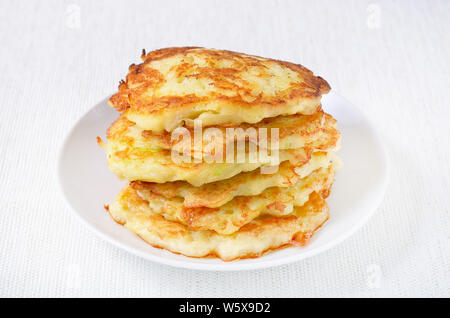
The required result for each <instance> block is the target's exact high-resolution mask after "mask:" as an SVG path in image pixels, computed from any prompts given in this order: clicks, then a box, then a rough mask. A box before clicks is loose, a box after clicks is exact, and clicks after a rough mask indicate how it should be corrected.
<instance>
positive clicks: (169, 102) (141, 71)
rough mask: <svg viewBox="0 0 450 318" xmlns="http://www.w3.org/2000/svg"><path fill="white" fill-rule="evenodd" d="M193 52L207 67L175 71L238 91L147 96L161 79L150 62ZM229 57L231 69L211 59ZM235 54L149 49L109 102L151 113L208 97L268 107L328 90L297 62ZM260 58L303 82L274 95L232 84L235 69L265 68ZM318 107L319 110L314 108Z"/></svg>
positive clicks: (181, 74)
mask: <svg viewBox="0 0 450 318" xmlns="http://www.w3.org/2000/svg"><path fill="white" fill-rule="evenodd" d="M193 51H195V53H196V54H201V56H202V57H204V58H205V59H207V60H208V61H209V64H210V65H211V66H210V67H199V68H197V69H196V72H195V74H185V72H184V71H185V69H186V67H187V65H184V64H181V65H178V66H176V67H177V68H176V71H177V74H178V75H179V76H180V77H181V76H187V77H195V78H200V77H208V78H210V79H211V80H212V81H213V84H212V85H215V86H217V87H220V88H223V89H229V90H238V91H239V94H237V95H235V96H226V95H223V94H215V95H214V96H206V97H203V96H196V95H194V94H189V95H185V96H162V97H151V98H148V96H144V95H146V92H148V91H149V90H154V89H157V88H158V87H160V86H161V85H162V84H163V83H164V82H165V79H164V76H163V75H162V74H161V73H160V72H159V71H158V70H156V69H153V68H151V67H150V63H152V62H154V61H158V60H163V59H167V58H169V57H172V56H175V55H183V56H185V55H187V54H188V53H190V52H193ZM224 59H225V60H231V61H233V67H230V68H216V67H214V63H215V62H214V61H216V60H224ZM261 59H262V58H261V57H258V56H252V55H247V54H243V53H237V52H232V51H227V50H210V49H205V48H198V47H171V48H165V49H160V50H156V51H152V52H149V53H145V50H144V51H143V54H142V60H143V61H144V62H143V63H141V64H139V65H135V64H131V65H130V67H129V73H128V75H127V76H126V79H125V81H121V82H120V84H119V88H118V89H119V90H118V92H117V93H116V94H114V95H113V96H112V97H111V98H110V99H109V103H110V105H111V106H112V107H114V108H115V109H117V110H118V111H120V112H123V111H125V110H127V109H128V108H132V109H133V111H134V112H137V113H145V114H151V113H155V112H160V111H163V110H164V109H167V108H174V107H175V108H177V107H183V106H185V105H189V104H196V103H200V102H206V101H209V100H220V101H222V102H228V103H231V104H239V105H240V106H242V107H252V106H255V105H258V106H263V105H265V106H271V107H276V106H277V105H283V104H286V102H287V101H289V100H295V99H300V98H317V97H320V96H321V95H322V94H326V93H328V92H329V91H330V86H329V84H328V83H327V82H326V81H325V80H324V79H323V78H321V77H319V76H314V74H313V73H312V72H311V71H310V70H308V69H307V68H305V67H304V66H302V65H300V64H294V63H290V62H285V61H279V60H275V59H268V58H264V59H263V60H261ZM262 61H271V62H275V63H278V64H279V65H283V66H285V67H287V68H289V69H290V70H292V71H293V72H296V73H298V74H299V75H300V77H301V78H302V79H303V82H297V83H292V85H291V87H290V88H289V89H287V90H285V91H282V92H279V93H278V94H277V95H276V96H267V95H265V96H262V94H261V95H260V96H252V94H251V86H249V87H242V86H237V85H236V84H235V81H234V80H235V79H236V75H235V74H236V69H239V68H240V69H242V68H244V69H245V68H246V67H249V66H259V67H264V68H265V67H266V66H265V65H263V63H262ZM242 96H252V97H255V99H254V100H253V101H248V100H245V99H243V97H242ZM317 110H318V109H317Z"/></svg>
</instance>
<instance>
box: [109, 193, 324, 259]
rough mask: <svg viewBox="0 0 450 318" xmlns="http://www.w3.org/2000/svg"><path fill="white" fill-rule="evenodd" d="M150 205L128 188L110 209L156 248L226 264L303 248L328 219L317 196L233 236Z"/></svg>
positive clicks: (116, 216) (253, 223) (322, 201)
mask: <svg viewBox="0 0 450 318" xmlns="http://www.w3.org/2000/svg"><path fill="white" fill-rule="evenodd" d="M148 211H149V208H148V202H147V201H145V200H143V199H142V198H141V197H139V195H138V194H137V192H136V190H134V189H133V188H131V187H126V188H125V189H123V190H122V191H121V192H120V193H119V195H118V196H117V199H116V201H115V202H114V203H113V204H111V206H110V207H109V212H110V215H111V216H112V217H113V219H114V220H115V221H116V222H118V223H119V224H122V225H124V226H125V227H126V228H128V229H129V230H131V231H132V232H134V233H135V234H137V235H138V236H140V237H141V238H142V239H144V240H145V241H146V242H147V243H149V244H151V245H152V246H154V247H159V248H164V249H167V250H169V251H171V252H173V253H177V254H183V255H185V256H190V257H209V256H214V257H219V258H221V259H222V260H225V261H231V260H233V259H237V258H250V257H259V256H261V255H262V254H264V253H265V252H267V251H269V250H273V249H277V248H280V247H284V246H289V245H297V246H303V245H305V244H306V243H307V242H308V241H309V239H310V238H311V237H312V235H313V234H314V232H315V231H316V230H317V229H318V228H319V227H320V226H322V224H323V223H325V222H326V221H327V219H328V206H327V204H326V202H325V200H324V199H323V198H322V197H321V196H320V195H319V194H317V193H312V194H311V196H310V198H309V200H308V202H307V203H306V204H304V205H303V206H301V207H296V208H295V210H294V212H293V213H292V214H290V215H288V216H283V217H274V216H262V217H259V218H257V219H255V220H253V221H252V222H250V223H248V224H247V225H245V226H243V227H242V228H241V229H240V230H239V231H237V232H235V233H233V234H231V235H220V234H217V233H216V232H214V231H207V230H200V231H194V230H191V229H189V228H188V227H187V226H185V225H183V224H180V223H177V222H174V221H169V220H166V219H165V218H164V217H162V216H161V215H158V214H153V213H149V212H148Z"/></svg>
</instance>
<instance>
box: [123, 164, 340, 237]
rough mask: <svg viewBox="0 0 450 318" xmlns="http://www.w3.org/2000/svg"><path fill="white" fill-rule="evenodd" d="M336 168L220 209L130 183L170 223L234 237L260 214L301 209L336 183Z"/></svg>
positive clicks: (241, 197)
mask: <svg viewBox="0 0 450 318" xmlns="http://www.w3.org/2000/svg"><path fill="white" fill-rule="evenodd" d="M334 172H335V169H334V166H332V165H330V167H328V168H321V169H318V170H316V171H314V172H312V173H311V174H310V175H308V176H307V177H305V178H303V179H301V180H300V181H299V182H297V183H296V184H295V185H294V186H292V187H284V188H280V187H271V188H268V189H266V190H264V191H262V192H261V193H260V194H258V195H253V196H238V197H235V198H234V199H232V200H231V201H229V202H228V203H226V204H224V205H222V206H220V207H217V208H207V207H198V208H186V207H185V206H183V199H182V198H181V197H173V198H166V197H164V196H162V195H158V194H155V193H154V192H152V191H150V190H149V189H147V188H146V187H145V185H142V184H139V185H136V184H131V187H132V188H134V189H135V190H137V192H138V194H139V195H140V196H141V197H142V198H143V199H144V200H146V201H148V207H149V210H150V211H151V212H152V213H154V214H161V215H163V216H164V217H165V218H166V219H167V220H171V221H176V222H180V223H182V224H185V225H187V226H188V227H189V228H191V229H195V230H214V231H216V232H217V233H219V234H231V233H234V232H236V231H237V230H239V229H240V228H241V227H242V226H244V225H245V224H247V223H249V222H251V221H252V220H253V219H255V218H257V217H258V216H260V215H264V214H270V215H273V216H284V215H288V214H291V213H292V212H293V210H294V207H295V206H302V205H303V204H304V203H305V202H306V201H307V200H308V197H309V195H310V194H311V193H312V192H324V193H326V192H327V191H328V189H329V188H330V187H331V184H332V183H333V180H334Z"/></svg>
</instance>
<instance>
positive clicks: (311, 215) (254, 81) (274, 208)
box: [97, 47, 340, 261]
mask: <svg viewBox="0 0 450 318" xmlns="http://www.w3.org/2000/svg"><path fill="white" fill-rule="evenodd" d="M141 58H142V60H143V61H142V63H141V64H138V65H135V64H132V65H131V66H130V67H129V72H128V75H127V76H126V78H125V80H122V81H121V82H120V84H119V89H118V92H117V93H116V94H114V95H113V96H112V97H111V98H110V100H109V104H110V105H111V106H112V107H113V108H115V109H116V110H117V111H118V112H119V114H118V118H117V120H116V121H115V122H113V123H112V124H111V126H110V127H109V128H108V130H107V133H106V139H105V140H102V139H100V138H99V137H97V142H98V143H99V145H100V146H101V147H102V148H103V149H104V150H105V152H106V157H107V165H108V167H109V168H110V170H111V171H112V172H113V173H114V174H116V175H117V177H119V178H120V179H124V180H127V184H126V185H125V186H124V188H123V190H122V191H121V192H120V193H119V194H118V195H117V197H116V200H115V201H114V202H113V203H111V204H110V205H109V207H108V211H109V213H110V215H111V217H112V218H113V219H114V220H115V221H116V222H117V223H118V224H120V225H123V226H124V227H126V228H127V229H129V230H130V231H132V232H134V233H135V234H136V235H138V236H139V237H141V238H142V239H144V240H145V241H146V242H147V243H149V244H150V245H152V246H154V247H158V248H164V249H166V250H168V251H171V252H173V253H177V254H182V255H185V256H190V257H217V258H220V259H222V260H224V261H231V260H235V259H241V258H250V257H251V258H254V257H260V256H262V255H263V254H264V253H266V252H269V251H272V250H275V249H279V248H284V247H293V248H301V246H304V245H305V244H307V243H308V241H309V240H310V239H311V238H312V236H313V234H314V233H315V232H316V230H317V229H319V228H320V227H321V226H322V225H323V224H324V223H325V222H326V221H327V219H328V216H329V209H328V206H327V203H326V201H325V199H326V198H327V197H328V195H329V194H330V190H331V187H332V184H333V182H334V176H335V173H336V170H337V169H338V168H339V165H340V160H339V158H338V157H337V156H336V154H335V152H336V151H337V150H338V149H339V147H340V133H339V131H338V130H337V123H336V120H335V119H334V118H333V117H332V116H331V115H329V114H327V113H325V112H324V111H323V110H322V107H321V97H322V95H323V94H326V93H328V92H329V90H330V86H329V85H328V83H327V82H326V81H325V80H324V79H322V78H321V77H318V76H315V75H314V74H313V73H312V72H311V71H310V70H308V69H306V68H305V67H303V66H301V65H299V64H293V63H289V62H283V61H278V60H274V59H268V58H262V57H258V56H252V55H247V54H243V53H236V52H231V51H225V50H213V49H205V48H198V47H176V48H166V49H160V50H156V51H152V52H149V53H146V52H145V50H144V51H143V54H142V56H141ZM295 246H296V247H295Z"/></svg>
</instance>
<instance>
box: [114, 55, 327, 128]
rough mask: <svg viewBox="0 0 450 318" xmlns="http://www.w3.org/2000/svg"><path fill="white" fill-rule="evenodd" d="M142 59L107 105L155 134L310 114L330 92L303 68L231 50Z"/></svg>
mask: <svg viewBox="0 0 450 318" xmlns="http://www.w3.org/2000/svg"><path fill="white" fill-rule="evenodd" d="M142 60H143V63H141V64H139V65H134V64H132V65H131V66H130V67H129V73H128V75H127V76H126V80H125V81H122V82H121V83H120V85H119V91H118V92H117V93H116V94H114V95H113V96H112V97H111V98H110V100H109V103H110V105H111V106H112V107H114V108H116V109H117V110H118V111H120V112H124V114H125V116H126V117H127V118H128V119H129V120H131V121H132V122H135V123H136V124H137V125H138V126H139V127H141V128H143V129H146V130H151V131H153V132H156V133H157V132H161V131H163V130H166V131H172V130H173V129H174V128H175V127H177V126H178V125H180V124H181V123H183V122H184V121H191V120H194V119H200V120H202V123H203V125H204V126H210V125H217V124H225V123H227V124H230V123H234V124H240V123H242V122H247V123H257V122H259V121H261V120H262V119H264V118H268V117H275V116H279V115H292V114H306V115H310V114H313V113H315V112H316V111H318V110H319V109H320V99H321V96H322V94H325V93H327V92H329V90H330V86H329V85H328V83H327V82H326V81H325V80H324V79H322V78H321V77H318V76H314V74H313V73H312V72H311V71H310V70H308V69H306V68H305V67H303V66H301V65H298V64H293V63H289V62H283V61H277V60H273V59H267V58H262V57H257V56H251V55H246V54H242V53H236V52H231V51H223V50H212V49H204V48H193V47H178V48H166V49H160V50H156V51H153V52H150V53H148V54H146V53H145V51H144V52H143V54H142Z"/></svg>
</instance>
